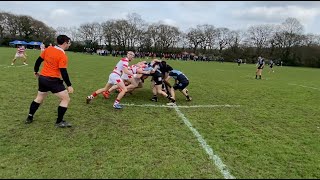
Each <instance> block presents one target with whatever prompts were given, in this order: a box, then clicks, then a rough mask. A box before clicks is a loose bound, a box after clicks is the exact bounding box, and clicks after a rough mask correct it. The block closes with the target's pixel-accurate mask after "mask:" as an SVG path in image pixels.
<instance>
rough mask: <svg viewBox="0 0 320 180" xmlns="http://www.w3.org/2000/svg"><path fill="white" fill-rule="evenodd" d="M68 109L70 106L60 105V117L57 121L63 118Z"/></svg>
mask: <svg viewBox="0 0 320 180" xmlns="http://www.w3.org/2000/svg"><path fill="white" fill-rule="evenodd" d="M67 109H68V108H66V107H62V106H59V107H58V118H57V122H56V123H57V124H58V123H60V122H61V121H62V120H63V116H64V114H65V113H66V111H67Z"/></svg>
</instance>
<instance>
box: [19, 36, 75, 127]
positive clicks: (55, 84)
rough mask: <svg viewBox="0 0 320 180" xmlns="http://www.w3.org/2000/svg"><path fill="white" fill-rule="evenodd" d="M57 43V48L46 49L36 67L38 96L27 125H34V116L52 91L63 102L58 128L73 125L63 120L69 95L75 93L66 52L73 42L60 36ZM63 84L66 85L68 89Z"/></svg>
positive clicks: (31, 106) (31, 108)
mask: <svg viewBox="0 0 320 180" xmlns="http://www.w3.org/2000/svg"><path fill="white" fill-rule="evenodd" d="M57 43H58V45H57V46H54V47H53V46H49V47H48V48H47V49H45V50H44V51H43V52H42V53H41V55H40V57H39V58H38V59H37V61H36V63H35V65H34V74H35V76H36V77H37V78H38V94H37V97H36V99H35V100H33V101H32V103H31V105H30V109H29V114H28V117H27V119H26V121H25V123H26V124H29V123H32V121H33V116H34V114H35V113H36V111H37V109H38V108H39V106H40V104H41V103H42V102H43V101H44V99H45V98H46V97H47V96H48V91H51V92H52V93H53V94H54V95H55V96H57V97H58V98H59V99H60V100H61V101H60V104H59V106H58V118H57V121H56V124H55V125H56V127H60V128H64V127H71V124H70V123H68V122H67V121H65V120H64V119H63V117H64V114H65V113H66V111H67V109H68V104H69V102H70V97H69V93H73V87H72V86H71V82H70V79H69V75H68V72H67V66H68V57H67V55H66V54H65V50H67V49H68V48H69V47H70V45H71V40H70V38H69V37H68V36H66V35H59V36H58V37H57ZM42 62H44V64H43V68H42V70H41V73H40V74H39V73H38V71H39V67H40V65H41V63H42ZM61 77H62V79H63V80H62V79H61ZM63 82H65V83H66V85H67V89H66V88H65V86H64V85H63Z"/></svg>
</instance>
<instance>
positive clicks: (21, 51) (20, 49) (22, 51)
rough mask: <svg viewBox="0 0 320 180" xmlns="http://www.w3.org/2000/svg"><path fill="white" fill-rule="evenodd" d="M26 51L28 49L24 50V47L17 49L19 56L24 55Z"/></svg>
mask: <svg viewBox="0 0 320 180" xmlns="http://www.w3.org/2000/svg"><path fill="white" fill-rule="evenodd" d="M25 50H26V49H25V48H24V46H22V47H19V48H18V49H17V54H23V53H24V51H25Z"/></svg>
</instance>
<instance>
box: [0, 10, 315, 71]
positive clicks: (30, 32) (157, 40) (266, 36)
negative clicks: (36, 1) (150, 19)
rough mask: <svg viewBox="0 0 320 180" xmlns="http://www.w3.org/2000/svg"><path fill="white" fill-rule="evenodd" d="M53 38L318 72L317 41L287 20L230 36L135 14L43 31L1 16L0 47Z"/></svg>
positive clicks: (76, 45)
mask: <svg viewBox="0 0 320 180" xmlns="http://www.w3.org/2000/svg"><path fill="white" fill-rule="evenodd" d="M57 34H66V35H68V36H70V37H71V38H72V40H73V45H72V47H71V50H74V51H83V48H84V47H90V48H94V49H101V48H104V49H107V50H109V51H112V50H121V51H123V50H124V51H125V50H136V51H144V52H154V53H159V52H162V53H181V52H183V51H187V52H190V53H191V52H192V53H195V54H197V55H204V56H207V57H208V56H209V57H212V56H219V57H223V58H224V59H225V61H234V60H235V59H237V58H241V59H246V62H249V63H250V62H252V63H255V62H256V58H257V56H263V57H265V58H267V59H273V60H281V61H283V63H284V64H285V65H291V66H309V67H320V51H319V50H320V36H319V35H316V34H304V27H303V25H302V24H301V23H300V22H299V21H298V20H297V19H296V18H292V17H289V18H287V19H286V20H285V21H284V22H282V23H281V24H261V25H253V26H250V27H249V28H247V29H246V30H231V29H229V28H226V27H215V26H214V25H210V24H203V25H197V26H196V27H190V28H189V29H188V30H187V31H186V32H183V31H181V30H180V29H179V27H175V26H171V25H167V24H165V23H163V22H161V21H160V22H157V23H147V22H145V21H144V20H143V19H142V18H141V16H140V15H139V14H137V13H131V14H128V15H127V17H126V18H125V19H111V20H106V21H104V22H88V23H83V24H81V25H80V27H58V28H56V29H54V28H51V27H48V26H47V25H46V24H44V23H42V22H41V21H38V20H35V19H33V18H32V17H30V16H25V15H13V14H11V13H6V12H0V41H1V44H3V45H4V44H6V45H7V43H8V41H9V40H13V39H21V40H27V41H28V40H36V41H43V42H44V43H46V44H48V43H49V42H54V39H55V36H56V35H57Z"/></svg>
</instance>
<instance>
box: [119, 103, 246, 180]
mask: <svg viewBox="0 0 320 180" xmlns="http://www.w3.org/2000/svg"><path fill="white" fill-rule="evenodd" d="M122 105H124V106H138V107H169V108H174V109H175V110H176V112H177V113H178V116H179V117H180V118H181V119H182V120H183V122H184V124H185V125H186V126H188V128H189V129H190V130H191V131H192V133H193V134H194V135H195V136H196V138H197V140H198V142H199V143H200V145H201V146H202V148H203V149H204V150H205V151H206V153H207V154H208V155H209V157H210V159H211V160H212V161H213V163H214V164H215V165H216V166H217V167H218V169H219V170H220V172H221V173H222V174H223V176H224V178H225V179H236V178H235V177H234V176H232V175H231V174H230V172H229V171H228V168H227V166H226V165H225V164H224V163H223V162H222V160H221V159H220V157H219V156H218V155H216V154H215V153H214V152H213V150H212V148H211V147H210V146H209V145H208V144H207V142H206V141H205V140H204V139H203V137H202V136H201V134H200V133H199V132H198V131H197V130H196V129H195V128H194V127H192V124H191V122H190V121H189V120H188V119H187V118H186V117H185V116H184V114H183V113H182V112H181V111H180V110H179V108H190V107H195V108H199V107H240V105H229V104H226V105H195V106H166V105H154V104H142V105H136V104H122Z"/></svg>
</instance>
